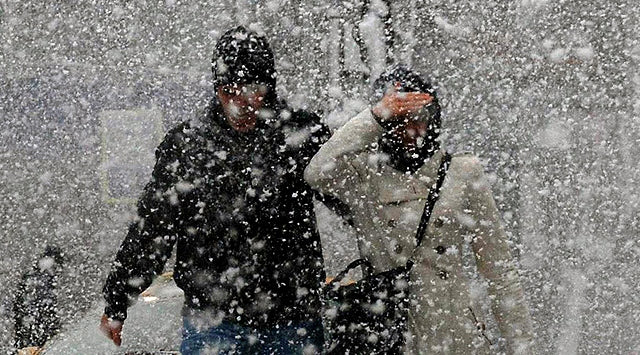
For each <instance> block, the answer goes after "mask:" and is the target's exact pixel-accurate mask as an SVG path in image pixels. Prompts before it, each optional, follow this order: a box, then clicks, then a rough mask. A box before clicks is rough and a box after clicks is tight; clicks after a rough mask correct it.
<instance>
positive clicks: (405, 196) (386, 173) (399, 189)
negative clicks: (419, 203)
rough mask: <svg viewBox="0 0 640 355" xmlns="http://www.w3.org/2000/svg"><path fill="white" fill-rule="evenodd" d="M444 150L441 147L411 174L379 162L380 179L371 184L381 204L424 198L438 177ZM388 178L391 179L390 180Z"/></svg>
mask: <svg viewBox="0 0 640 355" xmlns="http://www.w3.org/2000/svg"><path fill="white" fill-rule="evenodd" d="M443 154H444V150H443V149H442V148H441V149H439V150H438V151H436V152H435V153H434V154H433V156H432V157H431V158H429V160H427V161H426V162H425V163H424V165H423V166H422V167H420V169H418V170H417V171H416V172H415V173H413V174H403V173H402V172H400V171H398V170H396V169H394V168H393V167H391V166H390V165H388V164H381V165H380V166H379V169H380V170H379V172H380V173H381V176H382V180H380V181H379V183H377V184H376V185H378V186H372V187H373V188H374V189H377V190H378V191H377V193H376V195H377V196H378V199H379V202H380V203H382V204H398V203H402V202H407V201H413V200H421V199H425V198H426V197H427V196H428V195H429V190H430V189H431V188H432V187H433V184H434V183H435V182H436V179H437V177H438V169H439V168H440V162H441V161H442V156H443ZM390 179H391V180H392V181H390Z"/></svg>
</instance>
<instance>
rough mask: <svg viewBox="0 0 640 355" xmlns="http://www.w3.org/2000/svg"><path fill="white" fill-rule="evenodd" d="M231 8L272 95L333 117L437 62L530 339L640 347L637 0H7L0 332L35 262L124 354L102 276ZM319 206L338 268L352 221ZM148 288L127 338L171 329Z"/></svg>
mask: <svg viewBox="0 0 640 355" xmlns="http://www.w3.org/2000/svg"><path fill="white" fill-rule="evenodd" d="M237 25H244V26H246V27H247V28H250V29H252V30H254V31H256V32H259V33H262V34H264V35H265V37H266V38H267V39H268V40H269V42H270V44H271V47H272V49H273V51H274V54H275V59H276V69H277V72H278V87H277V89H278V94H279V96H280V97H282V98H284V99H286V100H287V102H288V104H289V105H290V106H291V107H293V108H301V109H306V110H309V111H313V112H316V113H318V114H319V116H320V117H321V118H322V119H323V121H324V122H325V123H326V124H327V125H328V126H329V127H330V128H331V129H332V130H336V129H337V128H339V127H341V126H342V125H343V124H344V123H345V122H346V121H347V120H348V119H349V118H350V117H352V116H354V115H355V114H356V113H358V112H359V111H361V110H363V109H364V108H366V107H367V105H369V101H368V98H369V95H370V89H371V84H372V81H373V80H374V79H375V78H376V77H378V76H379V75H380V73H382V72H383V71H384V70H385V68H386V67H387V65H389V64H392V63H404V64H406V65H407V66H410V67H411V68H413V69H415V70H417V71H419V72H421V73H422V74H424V75H425V76H426V77H428V78H430V80H431V81H432V83H433V85H434V86H435V88H436V90H437V92H438V95H439V99H440V104H441V105H442V109H443V114H442V121H443V128H444V132H443V134H442V137H441V138H442V142H443V144H444V145H445V146H446V148H447V149H448V150H449V151H451V152H465V151H470V152H473V153H474V154H476V155H478V156H479V157H481V159H482V162H483V165H484V167H485V171H486V172H487V174H488V176H489V180H490V182H491V188H492V191H493V194H494V197H495V199H496V202H497V205H498V209H499V211H500V214H501V218H502V222H503V225H504V227H505V230H506V232H507V235H508V238H509V242H510V248H511V252H512V253H513V255H514V256H515V257H516V260H517V262H518V270H519V275H520V279H521V283H522V286H523V289H524V294H525V299H526V302H527V304H528V306H529V310H530V312H531V317H532V320H533V328H534V334H535V351H536V352H537V353H540V354H563V355H564V354H637V353H640V306H639V305H640V293H639V292H638V291H639V290H640V269H639V268H638V260H640V238H639V236H640V209H639V203H640V202H639V201H640V187H639V184H640V168H639V166H638V165H639V164H638V163H639V159H638V156H640V7H638V4H637V2H636V0H613V1H595V0H575V1H566V0H515V1H500V0H491V1H480V0H461V1H453V0H424V1H422V0H396V1H384V0H371V1H368V0H348V1H320V0H290V1H286V0H221V1H216V2H211V1H180V0H162V1H148V0H137V1H116V0H100V1H78V2H66V1H48V2H39V1H14V0H0V43H1V50H0V62H1V63H2V65H1V66H0V115H1V118H0V119H1V120H2V128H1V129H0V137H1V139H0V181H1V183H0V194H1V196H2V197H3V198H2V199H0V217H1V218H0V221H1V223H0V241H1V243H2V245H3V247H2V251H1V252H0V284H1V285H2V286H3V287H2V289H3V291H2V292H0V352H1V353H6V354H12V353H13V352H14V351H15V350H16V349H15V344H14V328H15V317H14V316H15V312H16V308H15V305H14V304H15V301H16V295H17V294H18V293H19V289H20V287H21V286H20V284H21V283H24V280H25V277H27V278H28V277H29V273H30V272H33V270H43V269H47V268H55V270H53V271H52V272H54V273H55V275H56V277H55V279H52V281H51V284H49V285H47V287H45V288H44V289H42V290H39V291H37V292H39V293H40V294H43V293H46V292H49V291H51V292H55V293H56V297H57V309H56V315H55V316H53V315H50V316H52V317H57V318H59V320H58V324H59V327H60V329H59V330H56V332H60V334H64V333H67V334H80V335H79V336H80V337H83V338H85V339H84V340H83V341H82V342H83V343H86V344H96V345H95V346H96V347H97V348H100V349H103V350H95V351H97V352H99V351H106V352H111V353H117V351H118V350H117V349H116V348H115V347H109V344H108V342H107V340H106V338H105V339H103V338H98V337H102V335H101V334H100V333H99V331H98V330H97V329H98V324H99V321H100V315H101V310H102V308H101V307H103V299H102V295H101V288H102V286H103V284H104V282H105V279H106V277H107V273H108V272H109V267H110V265H111V263H112V261H113V258H114V256H115V253H116V251H117V249H118V246H119V245H120V242H121V241H122V240H123V238H124V237H125V235H126V232H127V227H128V224H129V222H130V221H131V220H132V218H133V217H134V216H135V213H136V209H135V202H136V200H137V198H138V197H139V196H140V194H141V192H142V188H143V187H144V184H145V183H146V182H147V181H148V180H149V177H150V174H151V169H152V168H153V164H154V155H153V152H154V149H155V147H156V146H157V145H158V143H159V142H160V141H161V140H162V137H163V136H164V134H165V133H166V131H167V130H168V129H169V128H171V127H172V126H174V125H175V124H176V123H178V122H181V121H184V120H187V119H190V118H193V117H195V116H196V115H198V114H199V113H201V112H202V110H203V109H204V108H205V107H206V104H207V102H208V101H209V100H210V99H211V97H212V96H213V95H214V92H213V90H212V74H211V56H212V52H213V48H214V46H215V43H216V41H217V40H218V38H219V37H220V35H221V34H222V33H224V32H225V31H226V30H227V29H229V28H232V27H235V26H237ZM316 208H317V215H318V220H319V229H320V232H321V237H322V245H323V254H324V259H325V270H326V271H327V275H328V276H329V275H333V276H335V274H336V273H337V272H339V271H340V270H342V269H343V268H344V267H345V265H346V264H347V263H348V262H349V261H351V260H353V259H354V258H357V250H356V248H357V246H356V244H355V241H354V233H355V232H354V231H353V230H351V229H350V228H349V227H348V226H347V225H346V224H344V223H341V222H340V221H339V220H338V218H337V217H336V216H335V215H333V212H331V211H329V210H328V209H326V208H325V207H324V206H322V205H320V204H318V205H317V206H316ZM47 248H48V249H47ZM52 248H53V249H52ZM55 248H57V249H55ZM47 253H48V254H47ZM58 253H61V254H62V256H63V257H62V258H61V259H60V260H62V261H61V262H60V264H58V261H59V259H57V257H58V255H59V254H58ZM45 254H46V255H45ZM171 269H172V266H171V262H169V263H168V264H167V267H166V271H171ZM159 282H169V281H167V280H159ZM47 290H49V291H47ZM143 296H144V295H143ZM33 297H36V296H33ZM158 297H159V298H163V297H164V298H168V299H176V297H177V298H179V297H180V293H179V291H178V290H177V289H176V288H175V286H168V288H167V289H164V290H162V291H158V292H157V293H154V292H153V290H152V291H150V293H149V294H147V295H146V296H144V297H142V299H141V301H140V302H139V304H137V305H136V306H134V307H138V308H137V310H136V311H135V312H137V313H135V312H134V313H132V314H136V317H137V319H138V320H137V321H136V322H135V323H134V321H131V323H130V324H131V325H127V326H129V327H130V328H129V329H130V330H129V331H130V332H131V333H129V335H128V336H129V338H128V339H129V341H130V343H129V346H130V347H129V348H125V349H124V350H126V349H132V350H146V351H159V350H176V349H177V346H176V345H175V341H174V340H172V339H174V338H175V339H178V338H179V329H178V328H179V327H180V325H181V323H180V319H179V312H180V305H179V304H173V303H167V304H164V303H161V302H159V303H158V304H157V305H156V306H155V307H153V300H155V299H156V298H158ZM145 302H147V303H148V305H150V307H148V309H146V310H145V308H144V305H145ZM38 316H42V315H38ZM127 326H125V332H126V331H127V330H126V327H127ZM134 328H137V329H134ZM74 332H75V333H74ZM155 334H161V335H158V336H156V335H155ZM125 336H127V335H126V333H125ZM54 340H55V339H54ZM64 341H65V340H64V339H58V343H59V344H61V343H64ZM67 342H69V340H68V339H67ZM86 344H85V345H86ZM178 345H179V342H178ZM51 346H52V351H51V353H65V352H67V353H73V352H72V351H71V350H69V349H80V348H81V347H82V346H83V345H80V344H76V345H73V344H72V345H69V346H70V348H64V347H59V349H67V350H58V351H59V352H56V351H54V350H55V343H53V344H52V345H51ZM74 346H76V348H73V347H74ZM87 346H88V345H87ZM172 347H175V348H172ZM97 348H96V349H97ZM104 349H106V350H104ZM78 351H79V350H78ZM86 351H90V350H86Z"/></svg>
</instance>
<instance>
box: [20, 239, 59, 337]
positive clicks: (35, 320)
mask: <svg viewBox="0 0 640 355" xmlns="http://www.w3.org/2000/svg"><path fill="white" fill-rule="evenodd" d="M62 262H63V257H62V252H61V251H60V249H59V248H57V247H52V246H47V247H46V249H45V251H44V253H42V255H41V256H40V258H39V259H38V260H37V262H36V263H35V265H33V267H32V268H31V270H29V271H27V272H25V273H24V274H23V275H22V279H21V280H20V283H19V284H18V290H17V293H16V298H15V301H14V303H13V314H14V320H15V346H16V348H18V349H22V348H25V347H31V346H35V347H42V346H43V345H44V343H45V342H46V341H47V340H49V339H50V338H51V337H52V336H54V335H55V334H56V333H57V332H58V329H59V328H60V319H59V317H58V300H57V292H56V286H57V283H58V275H59V272H60V269H61V266H62Z"/></svg>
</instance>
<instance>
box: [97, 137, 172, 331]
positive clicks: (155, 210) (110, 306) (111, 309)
mask: <svg viewBox="0 0 640 355" xmlns="http://www.w3.org/2000/svg"><path fill="white" fill-rule="evenodd" d="M175 138H176V137H175V135H174V134H171V133H170V134H168V135H167V137H165V140H164V141H163V142H162V143H161V144H160V146H159V147H158V148H157V149H156V165H155V167H154V170H153V173H152V178H151V181H150V182H149V183H148V184H147V185H146V186H145V188H144V191H143V193H142V196H141V197H140V199H139V201H138V206H137V207H138V215H137V218H136V220H135V221H134V222H133V223H131V225H130V226H129V231H128V233H127V236H126V237H125V239H124V240H123V241H122V244H121V245H120V248H119V250H118V252H117V254H116V258H115V261H114V262H113V264H112V266H111V271H110V273H109V275H108V277H107V281H106V282H105V285H104V287H103V289H102V293H103V296H104V298H105V301H106V307H105V314H106V315H107V316H109V317H110V318H113V319H116V320H124V319H125V318H126V317H127V307H128V306H129V305H131V304H132V303H133V301H135V299H136V298H137V296H138V294H140V293H141V292H142V291H143V290H145V289H146V288H147V287H149V285H150V284H151V282H152V280H153V278H154V276H156V275H158V274H160V273H162V270H163V268H164V265H165V263H166V261H167V260H168V259H169V257H170V256H171V251H172V249H173V245H174V244H175V241H176V238H177V229H178V228H179V226H178V223H177V222H176V221H177V216H178V215H179V213H180V208H179V201H178V195H177V193H176V190H175V186H176V184H177V183H178V181H179V180H178V178H177V177H178V176H181V174H180V171H181V170H182V169H183V167H182V166H181V165H180V162H179V160H178V158H177V157H178V154H177V151H178V148H177V143H176V141H177V140H176V139H175Z"/></svg>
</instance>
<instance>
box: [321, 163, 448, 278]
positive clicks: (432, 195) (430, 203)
mask: <svg viewBox="0 0 640 355" xmlns="http://www.w3.org/2000/svg"><path fill="white" fill-rule="evenodd" d="M450 163H451V154H449V153H448V152H446V151H445V153H444V155H443V156H442V160H441V161H440V167H439V168H438V180H437V181H436V183H435V184H434V185H433V186H432V187H431V190H430V191H429V196H428V197H427V202H426V203H425V205H424V210H423V212H422V217H421V218H420V224H419V225H418V231H417V232H416V240H417V245H416V247H415V249H414V250H413V252H412V253H411V257H410V258H409V260H408V261H407V265H406V266H405V268H406V271H407V272H408V271H409V270H411V268H412V267H413V255H414V254H415V252H416V250H418V248H419V247H420V244H422V239H424V234H425V232H426V231H427V225H428V224H429V218H430V217H431V212H432V211H433V207H434V206H435V204H436V201H437V200H438V196H439V194H440V188H441V187H442V184H443V183H444V178H445V177H446V175H447V170H448V169H449V165H450ZM360 265H364V266H365V267H366V270H363V272H364V273H366V274H368V275H371V274H372V273H373V266H372V265H371V262H369V260H367V259H357V260H354V261H352V262H351V263H350V264H349V265H347V267H346V268H345V269H344V270H342V271H341V272H340V273H339V274H338V275H337V276H336V277H335V278H334V279H333V280H331V282H329V284H328V285H327V286H332V285H333V284H335V283H336V282H340V281H342V279H343V278H344V277H345V276H346V275H347V273H348V272H349V271H351V270H352V269H354V268H356V267H358V266H360Z"/></svg>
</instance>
